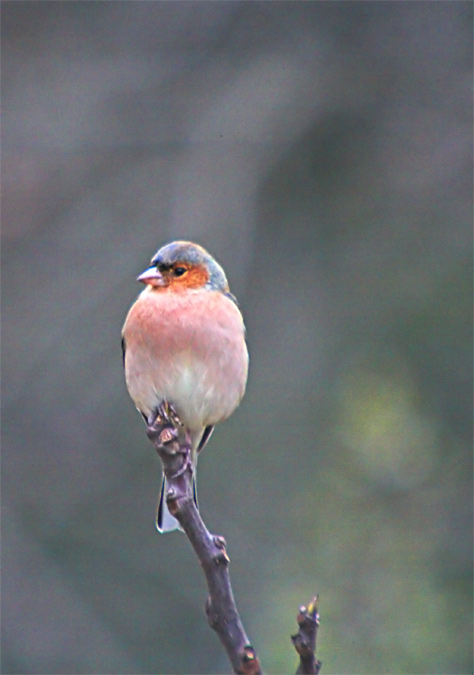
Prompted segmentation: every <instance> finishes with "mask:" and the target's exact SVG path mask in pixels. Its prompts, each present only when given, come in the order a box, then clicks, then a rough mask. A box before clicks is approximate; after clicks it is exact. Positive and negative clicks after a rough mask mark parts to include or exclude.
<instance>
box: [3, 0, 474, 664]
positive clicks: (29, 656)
mask: <svg viewBox="0 0 474 675" xmlns="http://www.w3.org/2000/svg"><path fill="white" fill-rule="evenodd" d="M2 33H3V63H2V66H3V87H2V93H3V109H4V122H3V144H2V145H3V197H4V199H3V282H4V283H3V500H2V503H3V536H4V544H3V565H4V572H3V595H2V601H3V650H2V652H3V669H2V672H3V673H33V674H42V673H44V674H68V673H71V674H88V673H91V674H107V673H111V674H112V673H119V674H126V673H130V674H131V673H137V674H138V673H140V674H145V673H146V674H151V673H222V672H228V671H229V666H228V664H227V660H226V658H225V656H224V653H223V650H222V648H221V646H220V643H219V642H218V640H217V638H216V637H215V635H214V634H213V633H212V631H211V630H210V628H209V627H208V625H207V622H206V619H205V615H204V602H205V598H206V590H205V584H204V578H203V575H202V573H201V570H200V568H199V565H198V564H197V561H196V559H195V557H194V555H193V553H192V551H191V548H190V546H189V544H188V542H187V540H186V538H185V537H184V536H182V535H180V534H179V533H178V534H175V535H168V536H159V535H158V533H157V532H156V531H155V529H154V522H153V519H154V509H155V504H156V498H157V493H158V488H159V483H160V466H159V461H158V458H157V457H156V456H155V454H154V451H153V449H152V446H151V444H150V443H149V442H148V440H147V438H146V435H145V428H144V425H143V423H142V420H141V418H140V415H139V414H138V413H137V412H136V411H135V410H134V408H133V405H132V403H131V401H130V400H129V398H128V395H127V392H126V390H125V386H124V382H123V373H122V362H121V352H120V329H121V325H122V322H123V319H124V317H125V314H126V312H127V310H128V307H129V306H130V303H131V302H132V301H133V299H134V298H135V296H136V295H137V293H138V292H139V291H140V288H139V285H138V284H137V283H136V282H135V277H136V275H137V274H138V273H140V272H141V271H142V270H143V269H144V267H145V266H146V264H147V262H148V261H149V259H150V257H151V255H152V254H153V253H154V251H155V250H156V249H157V248H158V247H159V246H161V245H162V244H164V243H166V242H168V241H170V240H172V239H174V238H187V239H191V240H194V241H196V242H199V243H200V244H202V245H204V246H205V247H207V248H208V249H209V250H210V251H211V252H212V253H213V254H214V255H215V256H216V257H217V259H218V260H219V261H220V262H221V263H222V264H223V266H224V268H225V270H226V271H227V274H228V277H229V279H230V283H231V287H232V290H233V291H234V293H235V294H236V295H237V296H238V298H239V301H240V305H241V307H242V310H243V313H244V316H245V320H246V323H247V327H248V342H249V349H250V354H251V368H250V379H249V385H248V390H247V395H246V397H245V399H244V401H243V404H242V406H241V407H240V409H239V410H238V411H237V412H236V413H235V414H234V416H233V417H232V418H231V420H229V421H228V422H226V423H225V424H222V425H221V426H220V427H218V429H217V430H216V432H215V434H214V436H213V438H212V441H211V442H210V444H209V446H208V447H207V448H206V450H205V452H204V453H203V456H202V457H201V460H200V476H199V478H200V485H199V487H200V503H201V510H202V514H203V517H204V519H205V521H206V523H207V525H208V526H209V528H210V529H211V531H213V532H216V533H220V534H223V535H225V536H226V538H227V541H228V550H229V553H230V556H231V559H232V563H231V575H232V580H233V585H234V591H235V594H236V598H237V603H238V606H239V608H240V610H241V614H242V617H243V620H244V623H245V625H246V628H247V631H248V633H249V634H250V637H251V639H252V641H253V643H254V644H255V646H256V648H257V650H258V652H259V655H260V656H261V659H262V662H263V664H264V668H265V669H266V671H267V672H268V673H290V672H292V671H294V668H295V665H296V657H295V654H294V652H293V650H292V646H291V643H290V639H289V635H290V633H292V632H294V630H295V625H296V624H295V616H296V612H297V608H298V605H299V604H300V603H302V602H304V601H307V600H309V599H310V597H311V595H312V594H313V593H314V592H318V593H319V594H320V598H321V601H320V603H321V604H320V608H321V613H322V625H321V630H320V635H319V644H320V647H319V652H318V654H319V657H320V658H321V659H322V660H323V662H324V665H323V668H324V671H323V672H324V673H325V675H329V674H330V673H351V674H353V673H374V674H375V673H393V674H395V673H402V674H405V673H412V674H421V673H453V674H459V673H472V672H473V671H472V667H473V666H472V649H471V641H472V621H471V616H472V613H471V602H472V584H471V574H472V567H471V562H472V560H471V551H472V541H471V533H472V528H471V504H472V501H471V494H472V482H471V480H472V475H471V382H470V380H471V373H472V363H471V325H472V324H471V223H472V199H471V192H472V189H471V188H472V143H471V142H472V119H471V86H472V67H471V65H472V3H471V2H419V3H418V2H403V3H402V2H380V3H373V2H368V3H366V2H347V3H346V2H305V3H298V2H177V1H173V2H146V1H145V2H108V1H105V2H74V1H73V2H48V1H46V2H21V1H20V2H8V1H7V2H3V3H2Z"/></svg>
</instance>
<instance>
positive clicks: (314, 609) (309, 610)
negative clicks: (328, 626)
mask: <svg viewBox="0 0 474 675" xmlns="http://www.w3.org/2000/svg"><path fill="white" fill-rule="evenodd" d="M296 620H297V622H298V626H299V630H298V632H297V633H296V635H292V636H291V639H292V641H293V644H294V646H295V649H296V651H297V653H298V654H299V657H300V664H299V666H298V670H297V671H296V675H318V673H319V671H320V669H321V661H318V660H317V659H316V656H315V652H316V637H317V634H318V628H319V614H318V597H317V596H316V597H314V598H313V599H312V600H311V602H310V603H308V606H307V607H305V606H304V605H302V606H301V607H300V609H299V612H298V616H297V617H296Z"/></svg>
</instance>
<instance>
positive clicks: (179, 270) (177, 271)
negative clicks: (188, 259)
mask: <svg viewBox="0 0 474 675" xmlns="http://www.w3.org/2000/svg"><path fill="white" fill-rule="evenodd" d="M187 271H188V270H187V269H186V268H185V267H175V268H174V269H173V272H174V275H175V277H182V276H183V274H185V273H186V272H187Z"/></svg>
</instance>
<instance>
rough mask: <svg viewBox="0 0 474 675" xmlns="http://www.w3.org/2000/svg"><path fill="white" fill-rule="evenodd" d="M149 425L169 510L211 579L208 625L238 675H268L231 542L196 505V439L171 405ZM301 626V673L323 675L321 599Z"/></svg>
mask: <svg viewBox="0 0 474 675" xmlns="http://www.w3.org/2000/svg"><path fill="white" fill-rule="evenodd" d="M145 421H146V424H147V435H148V438H149V439H150V440H151V442H152V443H153V445H154V447H155V449H156V451H157V453H158V455H159V457H160V459H161V462H162V464H163V471H164V474H165V476H166V481H167V484H168V491H167V494H166V503H167V506H168V509H169V511H170V513H171V514H172V515H173V516H174V517H175V518H176V520H177V521H178V522H179V524H180V525H181V527H182V529H183V530H184V533H185V534H186V536H187V537H188V539H189V542H190V543H191V546H192V547H193V549H194V551H195V553H196V555H197V557H198V559H199V562H200V564H201V567H202V569H203V571H204V575H205V577H206V582H207V588H208V591H209V596H208V599H207V602H206V615H207V620H208V623H209V625H210V626H211V628H212V629H213V630H214V631H215V632H216V633H217V635H218V637H219V639H220V641H221V642H222V644H223V646H224V647H225V649H226V651H227V655H228V657H229V660H230V662H231V664H232V668H233V671H234V673H236V674H238V675H262V669H261V666H260V661H259V659H258V656H257V654H256V652H255V649H254V648H253V647H252V645H251V644H250V641H249V639H248V637H247V635H246V633H245V630H244V627H243V625H242V621H241V619H240V616H239V613H238V611H237V606H236V604H235V599H234V595H233V592H232V586H231V584H230V577H229V563H230V558H229V556H228V555H227V550H226V541H225V539H224V537H221V536H219V535H212V534H210V532H209V531H208V530H207V528H206V526H205V525H204V522H203V520H202V518H201V516H200V514H199V511H198V510H197V508H196V504H195V502H194V496H193V463H192V456H191V451H192V446H191V438H190V434H189V432H188V430H187V429H186V427H185V426H184V425H183V423H182V422H181V420H180V419H179V416H178V415H177V413H176V411H175V410H174V408H173V407H172V406H171V405H170V404H169V403H168V402H166V401H165V402H164V403H162V404H161V405H160V406H159V407H158V410H157V412H156V415H155V417H154V418H152V419H150V420H145ZM297 621H298V626H299V631H298V633H297V634H296V635H294V636H292V638H291V639H292V641H293V644H294V646H295V649H296V651H297V653H298V654H299V657H300V665H299V667H298V670H297V673H300V674H306V673H308V674H310V675H317V674H318V673H319V669H320V667H321V663H320V661H317V660H316V658H315V655H314V652H315V649H316V634H317V628H318V626H319V615H318V613H317V598H313V600H312V601H311V602H310V603H309V604H308V606H307V607H304V606H302V607H300V610H299V614H298V617H297Z"/></svg>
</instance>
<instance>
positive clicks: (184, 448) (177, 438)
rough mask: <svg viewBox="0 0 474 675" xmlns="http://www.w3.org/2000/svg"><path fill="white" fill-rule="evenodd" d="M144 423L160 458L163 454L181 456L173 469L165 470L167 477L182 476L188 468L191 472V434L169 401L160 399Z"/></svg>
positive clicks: (162, 457)
mask: <svg viewBox="0 0 474 675" xmlns="http://www.w3.org/2000/svg"><path fill="white" fill-rule="evenodd" d="M146 425H147V436H148V438H149V439H150V441H151V442H152V443H153V445H154V446H155V448H156V451H157V452H158V454H159V455H160V457H161V459H162V460H163V459H164V457H165V456H166V457H172V456H177V455H181V456H182V460H181V462H180V463H179V465H177V466H176V468H175V470H173V471H169V472H167V474H169V477H178V476H182V475H183V474H184V472H185V471H186V470H187V469H188V468H189V469H190V470H191V472H192V460H191V435H190V433H189V430H188V429H187V428H186V427H185V426H184V424H183V422H182V421H181V419H180V418H179V415H178V413H177V412H176V410H175V409H174V408H173V406H172V405H171V403H168V401H162V402H161V403H160V405H159V406H158V408H157V409H156V412H155V414H154V416H153V417H150V419H148V420H146ZM183 456H184V457H183Z"/></svg>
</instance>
